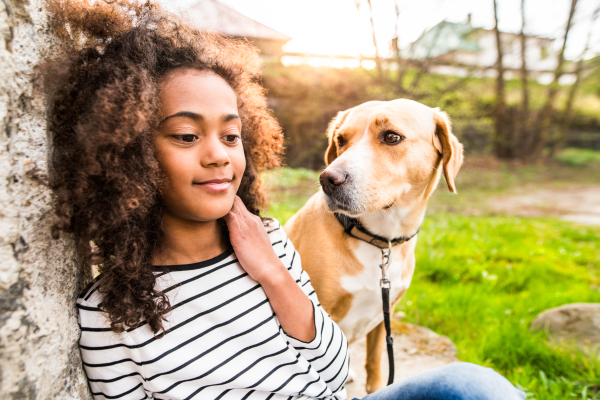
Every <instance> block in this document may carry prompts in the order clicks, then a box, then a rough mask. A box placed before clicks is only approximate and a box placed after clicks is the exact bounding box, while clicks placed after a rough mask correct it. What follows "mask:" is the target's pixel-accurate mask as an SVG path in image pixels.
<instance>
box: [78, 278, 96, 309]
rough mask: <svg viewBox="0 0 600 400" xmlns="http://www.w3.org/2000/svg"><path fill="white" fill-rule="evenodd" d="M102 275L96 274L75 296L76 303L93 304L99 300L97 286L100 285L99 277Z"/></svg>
mask: <svg viewBox="0 0 600 400" xmlns="http://www.w3.org/2000/svg"><path fill="white" fill-rule="evenodd" d="M101 278H102V275H98V276H96V277H95V278H94V279H93V280H92V281H91V282H90V283H89V284H88V285H87V286H86V287H85V288H84V289H83V290H82V291H81V293H80V294H79V297H78V298H77V304H78V305H80V304H81V305H83V304H95V305H97V304H98V303H100V302H101V298H100V296H99V293H98V288H99V287H100V279H101Z"/></svg>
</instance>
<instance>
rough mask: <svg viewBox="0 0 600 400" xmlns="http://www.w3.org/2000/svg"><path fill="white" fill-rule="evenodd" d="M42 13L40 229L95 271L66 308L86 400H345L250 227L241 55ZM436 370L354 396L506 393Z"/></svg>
mask: <svg viewBox="0 0 600 400" xmlns="http://www.w3.org/2000/svg"><path fill="white" fill-rule="evenodd" d="M48 7H49V10H50V11H51V13H52V18H51V23H52V26H53V28H54V31H55V32H56V33H57V34H58V35H59V36H60V37H61V38H62V39H63V41H64V42H65V43H66V47H65V48H64V49H63V50H64V54H63V56H61V57H59V61H56V62H55V63H54V64H53V65H52V66H51V67H49V68H47V70H46V78H47V84H48V87H49V90H50V92H49V93H50V101H51V103H50V104H51V110H50V115H51V119H50V123H49V128H50V131H51V132H52V138H53V145H54V147H53V153H52V177H51V184H52V187H53V189H54V191H55V193H56V196H57V203H56V213H57V215H58V217H59V222H58V223H57V225H56V234H58V232H59V231H61V230H62V231H65V232H72V233H73V234H74V237H75V241H76V243H77V248H78V251H79V254H80V257H81V260H82V261H83V265H84V266H86V267H87V269H88V270H91V267H92V266H95V267H96V268H97V270H98V273H99V275H98V277H97V278H96V279H95V280H94V281H92V283H91V284H90V285H89V286H88V288H87V289H86V290H84V292H83V293H82V295H81V297H80V298H79V299H78V300H77V307H78V308H79V323H80V327H81V339H80V348H81V354H82V360H83V365H84V367H85V371H86V374H87V377H88V381H89V384H90V389H91V392H92V394H93V395H94V397H95V398H98V399H104V398H106V399H117V398H119V399H144V398H154V399H191V398H196V399H303V398H304V399H339V400H341V399H345V398H346V393H345V389H344V387H343V385H344V383H345V381H346V379H347V376H348V364H349V356H348V343H347V341H346V339H345V337H344V335H343V333H342V332H341V330H340V329H339V328H338V327H337V325H336V324H335V323H334V322H333V321H332V320H331V319H330V317H329V316H328V315H327V313H326V312H324V311H323V309H322V308H321V306H320V304H319V302H318V299H317V297H316V294H315V292H314V290H312V288H311V284H310V280H309V277H308V275H307V274H306V273H305V272H304V271H303V270H302V268H301V266H300V257H299V256H298V254H297V253H296V252H295V250H294V248H293V245H292V243H291V242H290V241H289V240H288V239H287V237H286V236H285V234H284V233H283V230H282V229H281V227H280V226H279V224H278V223H277V222H276V221H273V220H264V221H263V220H261V219H260V218H259V217H258V208H259V206H260V205H261V204H262V195H261V191H260V185H259V181H258V180H257V175H256V174H257V172H259V171H261V170H263V169H265V168H269V167H275V166H277V165H278V163H279V158H278V157H279V154H280V153H281V147H282V134H281V130H280V128H279V126H278V124H277V123H276V121H275V120H274V118H273V117H272V115H271V114H270V113H269V111H268V110H267V108H266V101H265V98H264V94H263V90H262V89H261V88H260V86H259V85H258V84H257V83H256V81H257V79H258V76H259V75H258V72H259V70H258V66H259V59H258V57H257V54H256V51H255V50H254V49H253V48H252V47H251V46H250V45H248V44H247V43H246V42H245V41H239V40H233V39H228V38H225V37H222V36H219V35H217V34H211V33H207V32H201V31H197V30H194V29H192V28H190V27H189V26H187V25H185V24H183V23H181V22H179V21H178V20H177V19H175V18H174V17H173V16H170V15H168V14H165V13H164V12H163V11H161V10H160V9H159V8H158V7H157V6H155V5H154V4H152V3H146V4H140V3H138V2H136V1H127V0H122V1H118V2H110V3H109V2H106V3H105V2H101V1H99V2H93V3H91V4H90V3H88V2H86V1H79V2H76V1H71V2H69V3H62V2H60V1H55V2H51V3H49V4H48ZM436 373H437V374H438V375H435V373H433V374H432V373H429V375H425V377H423V376H421V377H420V378H419V377H417V378H416V379H413V380H412V381H408V382H404V383H399V384H397V385H394V386H391V387H389V388H386V389H384V390H382V391H380V392H378V393H375V394H372V395H370V396H367V398H368V399H373V400H377V399H388V398H389V399H404V398H412V399H415V398H466V397H464V396H471V397H472V396H479V397H477V398H482V399H483V398H485V399H488V398H489V399H492V398H498V399H500V398H502V399H516V398H520V397H518V396H519V392H518V391H516V389H514V388H513V387H512V386H511V385H510V384H509V383H508V382H507V381H506V380H503V378H501V377H500V376H499V375H497V374H495V373H494V372H492V371H491V370H486V369H482V368H480V367H476V366H472V365H461V364H458V367H457V366H451V367H449V368H446V369H445V370H438V372H436ZM440 374H441V375H440ZM428 377H429V378H428ZM439 382H446V384H445V385H440V384H439ZM484 392H487V393H488V394H486V395H483V394H482V393H484ZM490 393H491V394H490ZM494 393H495V394H494ZM498 393H500V395H501V396H502V397H493V396H496V395H498ZM459 395H460V396H463V397H458V396H459ZM406 396H412V397H406ZM418 396H421V397H418ZM422 396H429V397H422ZM432 396H433V397H432ZM435 396H438V397H435ZM439 396H442V397H439ZM453 396H454V397H453Z"/></svg>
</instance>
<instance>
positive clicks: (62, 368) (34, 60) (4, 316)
mask: <svg viewBox="0 0 600 400" xmlns="http://www.w3.org/2000/svg"><path fill="white" fill-rule="evenodd" d="M0 27H1V29H0V40H1V41H2V45H0V124H1V127H0V165H1V167H0V210H1V211H0V365H1V366H2V367H1V368H0V398H2V399H61V400H66V399H73V400H75V399H78V400H85V399H91V395H90V393H89V391H88V385H87V380H86V378H85V375H84V372H83V368H82V365H81V355H80V353H79V346H78V344H77V341H78V339H79V328H78V326H77V309H76V308H75V300H76V299H77V296H78V295H79V292H80V291H81V290H82V288H83V287H82V285H83V283H84V282H83V279H82V274H81V271H80V268H79V265H78V263H77V259H76V256H75V246H74V243H73V240H72V238H71V237H70V236H69V235H63V236H62V238H61V239H60V240H53V239H52V238H51V226H52V224H53V222H54V215H53V212H52V208H53V204H52V203H53V196H52V192H51V191H50V189H49V188H48V186H47V185H46V183H45V182H46V177H47V171H48V159H47V158H48V154H50V153H51V149H50V148H49V147H50V143H49V142H48V136H47V132H46V115H45V114H46V110H45V100H44V97H43V95H42V93H43V89H42V87H41V85H40V83H41V79H39V76H37V74H36V68H37V67H36V66H37V65H38V64H39V62H40V61H41V60H42V58H43V56H42V55H43V54H44V53H46V54H47V52H48V51H51V49H53V48H58V47H60V46H61V44H60V43H59V42H58V40H57V39H56V38H55V37H53V36H52V35H51V34H49V30H48V20H47V15H46V11H45V7H44V1H43V0H29V1H22V0H3V1H0Z"/></svg>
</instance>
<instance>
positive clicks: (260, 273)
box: [225, 196, 316, 342]
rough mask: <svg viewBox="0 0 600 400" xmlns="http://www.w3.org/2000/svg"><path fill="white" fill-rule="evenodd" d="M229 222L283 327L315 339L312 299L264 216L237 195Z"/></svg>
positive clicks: (244, 262) (240, 253)
mask: <svg viewBox="0 0 600 400" xmlns="http://www.w3.org/2000/svg"><path fill="white" fill-rule="evenodd" d="M225 222H226V223H227V227H228V228H229V240H230V241H231V245H232V246H233V249H234V250H235V255H236V256H237V258H238V261H239V262H240V264H241V266H242V268H244V269H245V270H246V272H247V273H248V275H250V277H251V278H252V279H254V280H255V281H257V282H258V283H260V285H261V286H262V288H263V290H264V291H265V293H266V295H267V297H268V298H269V303H271V307H273V311H275V314H276V315H277V319H278V320H279V323H280V324H281V327H282V328H283V330H284V331H285V332H286V333H287V334H288V335H290V336H292V337H294V338H296V339H299V340H302V341H304V342H310V341H312V340H313V339H314V338H315V332H316V330H315V323H314V316H313V306H312V303H311V301H310V299H309V298H308V297H307V296H306V295H305V294H304V292H303V291H302V289H300V287H299V286H298V285H297V284H296V281H294V278H292V275H291V274H290V273H289V272H288V270H287V268H286V267H285V266H284V265H283V262H282V261H281V260H280V259H279V257H277V254H275V251H274V250H273V246H271V240H270V239H269V235H268V234H267V232H266V231H265V228H264V226H263V223H262V221H261V219H260V218H259V217H257V216H256V215H253V214H251V213H250V212H249V211H248V209H247V208H246V206H245V205H244V203H242V200H241V199H240V198H239V197H238V196H235V200H234V201H233V208H232V209H231V211H230V212H229V213H228V214H227V215H226V216H225Z"/></svg>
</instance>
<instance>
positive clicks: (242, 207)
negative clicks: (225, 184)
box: [233, 196, 250, 219]
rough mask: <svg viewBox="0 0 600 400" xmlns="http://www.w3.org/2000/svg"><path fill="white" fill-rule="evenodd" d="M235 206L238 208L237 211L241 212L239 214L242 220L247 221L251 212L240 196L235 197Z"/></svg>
mask: <svg viewBox="0 0 600 400" xmlns="http://www.w3.org/2000/svg"><path fill="white" fill-rule="evenodd" d="M233 204H234V206H235V207H236V208H237V210H239V211H238V212H239V214H240V216H241V217H242V218H244V219H247V218H248V217H249V214H250V212H249V211H248V209H247V208H246V205H245V204H244V202H243V201H242V199H241V198H240V196H235V199H234V200H233Z"/></svg>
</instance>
